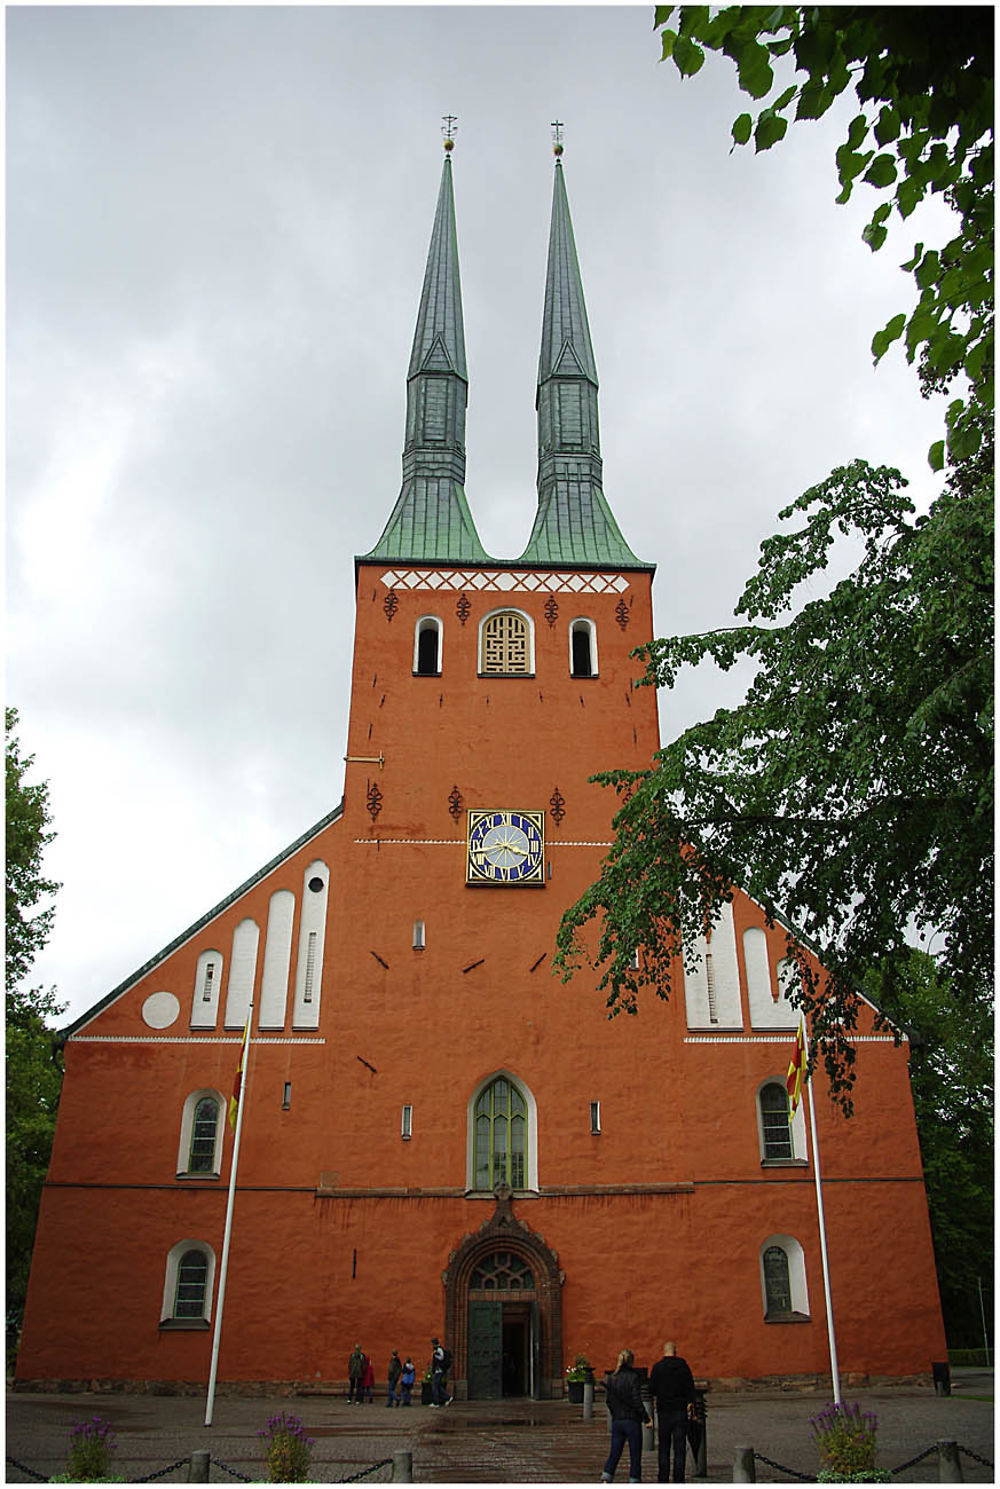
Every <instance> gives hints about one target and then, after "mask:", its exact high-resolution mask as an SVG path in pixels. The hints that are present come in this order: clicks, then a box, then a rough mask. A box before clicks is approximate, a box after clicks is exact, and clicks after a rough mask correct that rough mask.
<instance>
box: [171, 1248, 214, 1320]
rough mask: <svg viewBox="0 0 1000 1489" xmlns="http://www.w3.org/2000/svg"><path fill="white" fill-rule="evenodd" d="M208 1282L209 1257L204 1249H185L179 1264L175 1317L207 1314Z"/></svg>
mask: <svg viewBox="0 0 1000 1489" xmlns="http://www.w3.org/2000/svg"><path fill="white" fill-rule="evenodd" d="M207 1282H208V1257H207V1256H206V1255H205V1253H204V1252H203V1251H195V1250H193V1249H192V1250H191V1251H185V1253H184V1255H183V1256H182V1257H181V1259H180V1262H179V1263H178V1266H177V1291H176V1293H175V1294H174V1309H173V1316H174V1318H203V1317H204V1316H205V1286H206V1283H207Z"/></svg>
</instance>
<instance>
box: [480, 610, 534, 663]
mask: <svg viewBox="0 0 1000 1489" xmlns="http://www.w3.org/2000/svg"><path fill="white" fill-rule="evenodd" d="M501 615H515V616H517V618H518V620H521V621H523V622H524V625H525V627H526V637H527V656H526V670H522V669H520V668H518V669H516V670H515V669H512V670H510V671H507V670H506V669H501V670H496V669H494V670H490V671H487V667H486V656H485V654H484V635H485V632H486V628H487V626H488V625H489V623H490V621H492V620H496V619H497V617H498V616H501ZM477 646H478V650H477V653H476V655H477V656H478V658H479V675H480V677H534V675H535V623H534V621H533V620H532V619H531V616H530V615H529V614H528V612H527V611H526V610H518V609H517V607H516V606H514V605H498V606H497V607H496V609H495V610H490V611H489V612H488V613H487V614H486V615H484V616H483V618H482V620H481V621H480V622H479V637H478V641H477Z"/></svg>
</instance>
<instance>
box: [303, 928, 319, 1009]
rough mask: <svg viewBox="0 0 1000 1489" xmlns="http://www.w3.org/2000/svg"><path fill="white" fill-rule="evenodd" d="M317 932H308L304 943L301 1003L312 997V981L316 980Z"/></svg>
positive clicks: (309, 1001)
mask: <svg viewBox="0 0 1000 1489" xmlns="http://www.w3.org/2000/svg"><path fill="white" fill-rule="evenodd" d="M317 939H318V933H317V932H316V931H310V932H309V940H308V942H307V944H306V980H305V983H304V985H303V989H302V1001H303V1003H311V1002H312V998H313V983H314V982H315V980H316V941H317Z"/></svg>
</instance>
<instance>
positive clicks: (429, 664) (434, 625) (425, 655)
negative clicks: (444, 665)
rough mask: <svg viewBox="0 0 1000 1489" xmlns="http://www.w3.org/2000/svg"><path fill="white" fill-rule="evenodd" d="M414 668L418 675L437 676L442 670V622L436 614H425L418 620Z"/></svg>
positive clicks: (414, 648)
mask: <svg viewBox="0 0 1000 1489" xmlns="http://www.w3.org/2000/svg"><path fill="white" fill-rule="evenodd" d="M413 670H414V672H415V673H416V674H417V676H418V677H437V676H438V675H439V674H440V672H441V622H440V621H439V620H438V618H437V616H436V615H424V616H422V617H421V618H420V620H418V621H417V629H416V634H415V636H414V641H413Z"/></svg>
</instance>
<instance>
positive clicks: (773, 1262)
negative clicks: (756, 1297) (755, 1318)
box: [764, 1246, 792, 1318]
mask: <svg viewBox="0 0 1000 1489" xmlns="http://www.w3.org/2000/svg"><path fill="white" fill-rule="evenodd" d="M764 1295H765V1297H766V1300H767V1304H766V1306H767V1317H768V1318H773V1317H775V1316H776V1315H778V1314H782V1313H791V1311H792V1284H791V1279H790V1277H789V1275H788V1253H787V1252H786V1251H785V1250H784V1248H783V1247H781V1246H768V1248H767V1250H766V1251H765V1252H764Z"/></svg>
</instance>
